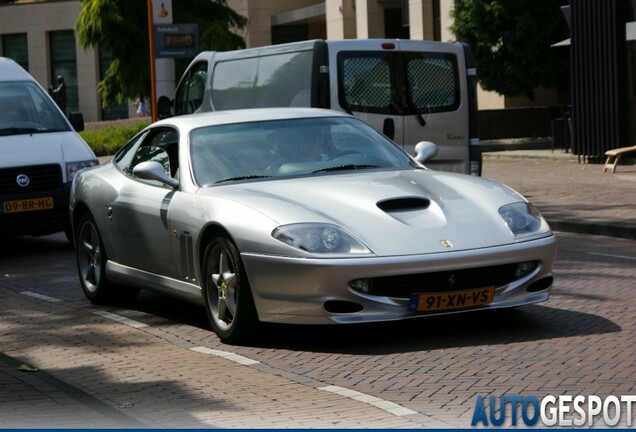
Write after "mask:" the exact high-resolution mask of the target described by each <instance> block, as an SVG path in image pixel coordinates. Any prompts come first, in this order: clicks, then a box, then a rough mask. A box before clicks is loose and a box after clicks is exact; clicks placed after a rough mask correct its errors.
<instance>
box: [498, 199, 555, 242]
mask: <svg viewBox="0 0 636 432" xmlns="http://www.w3.org/2000/svg"><path fill="white" fill-rule="evenodd" d="M499 214H500V215H501V217H502V218H503V220H504V221H505V222H506V225H508V228H510V231H512V233H513V234H514V235H515V237H517V238H523V237H529V236H532V235H537V234H543V233H547V232H550V227H549V226H548V223H547V222H546V221H545V219H543V216H541V213H539V210H537V209H536V208H535V207H534V206H533V205H532V204H530V203H525V202H519V203H514V204H508V205H505V206H503V207H501V208H500V209H499Z"/></svg>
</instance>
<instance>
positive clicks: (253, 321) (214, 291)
mask: <svg viewBox="0 0 636 432" xmlns="http://www.w3.org/2000/svg"><path fill="white" fill-rule="evenodd" d="M203 265H204V268H203V274H204V277H205V279H204V280H203V295H204V301H205V309H206V312H207V315H208V319H209V321H210V324H211V325H212V329H213V330H214V332H215V333H216V334H217V335H218V336H219V338H220V339H221V341H222V342H225V343H230V344H235V343H242V342H246V341H248V340H249V339H251V338H252V336H253V335H254V334H255V333H256V330H257V326H258V318H257V313H256V307H255V306H254V299H253V297H252V292H251V290H250V286H249V282H248V280H247V275H246V273H245V269H244V268H243V263H242V262H241V258H240V255H239V252H238V250H237V248H236V246H234V244H233V243H232V242H231V241H230V240H229V239H228V238H226V237H218V238H215V239H214V240H212V241H211V242H210V244H209V245H208V247H207V248H206V250H205V255H204V261H203Z"/></svg>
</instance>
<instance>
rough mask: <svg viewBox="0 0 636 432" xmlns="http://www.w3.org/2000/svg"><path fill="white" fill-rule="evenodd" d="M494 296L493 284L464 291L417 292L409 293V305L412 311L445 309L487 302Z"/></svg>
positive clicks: (461, 307)
mask: <svg viewBox="0 0 636 432" xmlns="http://www.w3.org/2000/svg"><path fill="white" fill-rule="evenodd" d="M494 297H495V287H494V286H489V287H485V288H477V289H471V290H464V291H448V292H442V293H417V294H412V295H411V301H410V305H409V307H410V310H411V311H412V312H436V311H447V310H454V309H464V308H470V307H474V306H479V305H484V304H488V303H491V302H492V299H493V298H494Z"/></svg>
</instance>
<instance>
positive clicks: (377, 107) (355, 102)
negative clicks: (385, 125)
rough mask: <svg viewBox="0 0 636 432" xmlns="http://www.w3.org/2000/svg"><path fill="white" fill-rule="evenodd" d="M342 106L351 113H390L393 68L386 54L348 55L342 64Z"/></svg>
mask: <svg viewBox="0 0 636 432" xmlns="http://www.w3.org/2000/svg"><path fill="white" fill-rule="evenodd" d="M339 66H340V73H339V75H340V80H339V84H340V97H341V99H342V98H344V101H342V102H344V103H341V105H343V106H345V107H349V108H350V109H351V110H352V111H366V112H375V113H380V114H384V113H390V112H391V100H392V94H391V89H392V88H395V85H391V79H392V78H391V65H390V57H389V56H388V55H387V54H384V53H377V54H376V53H364V54H362V53H361V54H348V55H347V56H346V57H343V59H342V61H341V62H340V63H339Z"/></svg>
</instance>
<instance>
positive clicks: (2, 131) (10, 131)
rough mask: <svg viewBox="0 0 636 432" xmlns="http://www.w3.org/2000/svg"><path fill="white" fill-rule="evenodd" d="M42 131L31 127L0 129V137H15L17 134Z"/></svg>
mask: <svg viewBox="0 0 636 432" xmlns="http://www.w3.org/2000/svg"><path fill="white" fill-rule="evenodd" d="M41 131H42V129H38V128H33V127H28V128H27V127H22V128H21V127H10V128H3V129H0V135H17V134H25V133H34V132H41Z"/></svg>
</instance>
